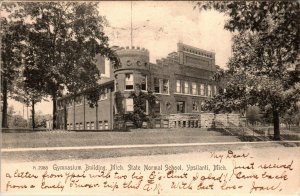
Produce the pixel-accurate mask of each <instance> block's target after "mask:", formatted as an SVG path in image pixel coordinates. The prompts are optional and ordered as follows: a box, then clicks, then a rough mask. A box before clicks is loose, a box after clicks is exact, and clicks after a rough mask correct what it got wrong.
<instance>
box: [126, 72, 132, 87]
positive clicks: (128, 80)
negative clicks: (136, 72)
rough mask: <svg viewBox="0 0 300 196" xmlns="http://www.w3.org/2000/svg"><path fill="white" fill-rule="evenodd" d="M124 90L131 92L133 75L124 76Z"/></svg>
mask: <svg viewBox="0 0 300 196" xmlns="http://www.w3.org/2000/svg"><path fill="white" fill-rule="evenodd" d="M125 90H133V74H132V73H127V74H125Z"/></svg>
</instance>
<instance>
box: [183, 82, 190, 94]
mask: <svg viewBox="0 0 300 196" xmlns="http://www.w3.org/2000/svg"><path fill="white" fill-rule="evenodd" d="M184 93H185V94H189V93H190V92H189V83H188V82H186V81H185V82H184Z"/></svg>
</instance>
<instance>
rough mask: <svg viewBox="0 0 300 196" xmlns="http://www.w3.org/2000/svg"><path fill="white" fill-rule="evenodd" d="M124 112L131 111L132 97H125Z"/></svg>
mask: <svg viewBox="0 0 300 196" xmlns="http://www.w3.org/2000/svg"><path fill="white" fill-rule="evenodd" d="M125 105H126V112H133V99H132V98H127V99H125Z"/></svg>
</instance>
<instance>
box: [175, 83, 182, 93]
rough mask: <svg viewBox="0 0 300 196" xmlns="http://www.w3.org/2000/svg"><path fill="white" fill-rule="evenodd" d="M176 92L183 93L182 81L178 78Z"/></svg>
mask: <svg viewBox="0 0 300 196" xmlns="http://www.w3.org/2000/svg"><path fill="white" fill-rule="evenodd" d="M176 93H181V81H180V80H176Z"/></svg>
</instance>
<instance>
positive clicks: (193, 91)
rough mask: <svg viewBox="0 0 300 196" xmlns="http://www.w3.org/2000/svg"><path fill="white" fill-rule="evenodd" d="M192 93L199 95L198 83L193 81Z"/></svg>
mask: <svg viewBox="0 0 300 196" xmlns="http://www.w3.org/2000/svg"><path fill="white" fill-rule="evenodd" d="M192 94H193V95H197V84H196V83H195V82H192Z"/></svg>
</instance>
